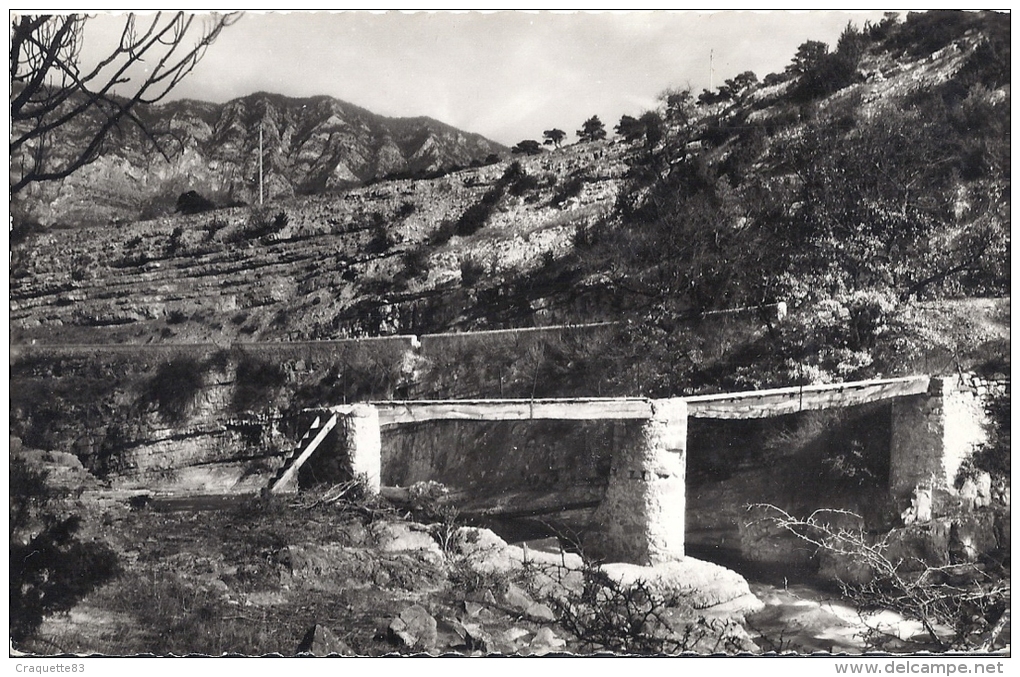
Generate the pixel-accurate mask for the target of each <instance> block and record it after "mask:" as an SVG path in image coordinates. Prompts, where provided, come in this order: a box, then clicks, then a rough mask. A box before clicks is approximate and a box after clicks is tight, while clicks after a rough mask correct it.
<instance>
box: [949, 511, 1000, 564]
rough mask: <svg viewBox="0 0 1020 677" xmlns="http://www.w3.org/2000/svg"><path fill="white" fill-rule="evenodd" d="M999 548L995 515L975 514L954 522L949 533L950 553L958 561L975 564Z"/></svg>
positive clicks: (986, 513) (959, 518) (987, 513)
mask: <svg viewBox="0 0 1020 677" xmlns="http://www.w3.org/2000/svg"><path fill="white" fill-rule="evenodd" d="M997 547H998V538H996V533H995V515H994V514H992V513H990V512H982V513H973V514H970V515H964V516H962V517H958V518H956V519H955V520H953V525H952V527H951V528H950V531H949V551H950V553H951V554H952V555H953V557H954V558H955V559H956V560H957V561H962V562H974V561H976V560H977V559H978V558H979V557H980V556H981V555H984V554H987V553H990V552H994V551H995V550H996V548H997Z"/></svg>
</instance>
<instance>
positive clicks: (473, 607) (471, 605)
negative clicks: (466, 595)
mask: <svg viewBox="0 0 1020 677" xmlns="http://www.w3.org/2000/svg"><path fill="white" fill-rule="evenodd" d="M484 609H485V607H484V606H482V605H481V604H479V603H478V602H472V601H471V600H469V599H466V600H464V612H465V613H467V615H468V618H470V617H472V616H477V615H478V614H479V613H480V612H481V611H483V610H484Z"/></svg>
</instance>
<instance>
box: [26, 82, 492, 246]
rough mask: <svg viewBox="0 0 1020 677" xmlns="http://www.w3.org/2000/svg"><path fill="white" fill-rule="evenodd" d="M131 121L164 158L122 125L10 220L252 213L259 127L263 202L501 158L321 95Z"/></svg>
mask: <svg viewBox="0 0 1020 677" xmlns="http://www.w3.org/2000/svg"><path fill="white" fill-rule="evenodd" d="M138 117H139V119H140V120H141V121H142V122H143V123H144V124H145V126H146V129H147V130H148V131H149V132H151V133H152V135H153V138H155V140H156V141H157V142H158V144H159V147H160V149H161V151H162V154H161V152H159V151H157V149H156V148H154V147H153V144H152V142H151V141H150V140H149V139H148V138H147V137H146V135H145V134H144V133H143V132H142V131H141V129H139V128H138V127H137V126H136V125H129V124H125V125H123V126H122V127H121V128H120V129H117V130H115V133H114V134H113V137H112V138H111V139H110V140H109V142H108V143H107V144H106V146H105V148H104V150H103V152H102V153H101V155H100V157H99V159H98V160H97V161H95V162H94V163H92V164H90V165H88V166H86V167H85V168H84V169H83V170H81V171H79V172H77V173H75V174H73V175H72V176H70V177H69V178H67V179H65V180H62V181H60V182H57V183H49V184H45V185H36V186H33V187H31V188H30V189H29V190H28V191H27V193H28V194H27V195H23V194H19V195H18V200H17V202H16V203H15V206H14V208H15V213H20V214H21V217H22V218H23V219H24V220H26V221H29V222H38V223H41V224H43V225H47V226H49V225H58V226H72V227H73V226H77V225H82V224H104V223H111V222H113V223H125V222H131V221H135V220H137V219H138V218H139V217H142V218H150V217H153V216H158V215H164V214H172V213H173V211H174V206H175V203H176V201H177V198H178V196H179V195H181V194H182V193H185V192H187V191H189V190H196V191H198V192H200V193H201V194H202V195H204V196H205V197H207V198H209V199H212V200H213V201H214V202H216V203H217V204H219V205H221V206H222V205H226V204H238V203H254V202H257V200H258V147H259V145H258V144H259V128H260V127H261V128H262V133H263V147H264V156H263V162H264V172H265V191H266V195H267V196H268V197H269V198H270V199H286V198H289V197H293V196H295V195H309V194H319V193H330V192H337V191H342V190H343V189H346V188H349V187H352V186H359V185H362V184H364V183H366V182H370V181H374V180H377V179H379V178H382V177H385V176H390V175H396V174H401V175H407V176H425V175H429V174H437V173H442V172H444V171H446V170H449V169H450V168H453V167H462V166H467V165H469V164H471V163H475V164H481V162H482V161H483V160H485V159H486V158H489V156H491V155H494V154H495V155H499V154H505V152H506V149H505V148H503V147H502V146H501V145H499V144H497V143H494V142H492V141H489V140H487V139H485V138H483V137H481V136H479V135H477V134H471V133H468V132H463V131H461V130H458V129H456V128H454V127H451V126H450V125H447V124H444V123H441V122H438V121H436V120H432V119H430V118H425V117H419V118H387V117H383V116H381V115H377V114H375V113H372V112H371V111H368V110H365V109H363V108H359V107H358V106H354V105H352V104H349V103H346V102H344V101H340V100H338V99H334V98H331V97H327V96H319V97H313V98H307V99H296V98H289V97H285V96H280V95H277V94H267V93H263V92H259V93H256V94H251V95H249V96H246V97H243V98H240V99H235V100H233V101H228V102H227V103H224V104H211V103H206V102H202V101H190V100H182V101H174V102H170V103H166V104H160V105H155V106H143V107H141V108H140V109H139V110H138ZM85 131H86V130H85V127H84V125H74V124H72V125H66V126H65V128H63V129H61V134H62V136H63V138H61V139H58V141H59V143H57V144H54V146H55V150H53V151H51V152H58V153H59V152H60V149H61V148H65V149H72V148H77V147H80V146H81V145H82V142H81V139H80V138H79V137H80V135H81V134H83V133H85ZM490 160H491V158H490Z"/></svg>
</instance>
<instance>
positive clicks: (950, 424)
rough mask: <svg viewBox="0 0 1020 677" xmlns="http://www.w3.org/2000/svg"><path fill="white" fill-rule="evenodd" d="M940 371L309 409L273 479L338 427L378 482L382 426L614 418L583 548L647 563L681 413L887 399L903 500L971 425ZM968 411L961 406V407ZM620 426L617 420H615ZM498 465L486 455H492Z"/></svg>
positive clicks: (287, 473)
mask: <svg viewBox="0 0 1020 677" xmlns="http://www.w3.org/2000/svg"><path fill="white" fill-rule="evenodd" d="M961 397H962V396H961V394H960V393H958V392H957V391H956V390H955V389H954V387H953V383H952V379H949V378H939V377H929V376H911V377H905V378H892V379H880V380H871V381H860V382H853V383H841V384H835V385H815V386H800V387H792V388H779V389H773V390H760V391H749V392H740V393H725V394H717V395H699V396H691V397H676V398H668V399H649V398H582V399H535V400H439V401H436V400H418V401H384V402H368V403H363V404H352V405H342V406H334V407H324V408H321V409H315V410H312V411H311V412H309V413H311V414H314V415H315V422H314V424H313V425H312V428H311V430H309V432H308V434H306V436H305V438H304V439H303V441H302V446H300V447H299V448H298V449H297V450H296V451H295V452H294V454H293V455H292V456H291V457H290V458H289V459H287V461H286V462H285V463H284V465H283V467H281V468H280V470H279V472H278V473H277V474H276V476H275V477H274V478H273V481H272V482H271V484H270V490H271V491H273V492H280V491H288V490H293V489H294V488H295V487H296V479H297V472H298V469H299V468H300V467H301V465H302V464H303V463H305V461H307V460H308V459H309V458H310V457H311V456H312V454H313V453H314V452H315V450H316V449H317V448H318V447H319V446H320V445H321V443H322V442H323V441H324V440H325V439H326V438H327V437H328V436H329V435H330V433H331V431H333V430H334V429H337V430H341V431H343V435H342V437H343V438H344V447H345V448H346V451H347V454H346V455H347V462H348V463H349V468H348V469H349V471H350V472H352V473H360V474H362V475H363V476H365V477H367V478H368V482H369V486H370V488H371V490H372V491H375V492H378V491H379V490H380V484H381V477H382V470H381V466H382V458H383V443H382V438H383V435H382V431H383V430H387V429H393V428H399V427H400V426H406V425H409V424H416V423H420V422H427V421H489V422H495V421H543V420H545V421H589V422H590V421H624V422H628V421H629V422H633V423H634V424H635V425H631V426H627V430H628V432H627V433H626V436H625V439H623V440H620V441H619V442H620V443H618V444H614V445H613V451H612V460H611V467H610V469H609V480H608V485H607V487H606V490H605V494H604V495H603V496H602V498H601V501H600V503H599V504H598V507H597V508H596V510H595V513H594V518H593V521H592V525H591V528H590V530H589V534H588V535H587V536H586V542H585V549H586V551H588V552H590V553H593V554H595V555H596V556H598V557H601V558H604V559H606V560H609V561H624V562H632V563H637V564H655V563H659V562H663V561H669V560H674V559H677V558H682V557H683V556H684V519H685V517H684V515H685V505H686V487H685V475H686V460H687V459H686V457H687V424H688V419H689V418H718V419H748V418H764V417H771V416H781V415H785V414H792V413H796V412H802V411H809V410H815V409H827V408H835V407H848V406H855V405H861V404H866V403H870V402H878V401H891V404H892V438H891V444H890V454H891V458H890V477H889V489H890V492H891V493H892V495H893V498H894V499H896V500H897V501H898V502H900V503H905V504H908V505H909V504H910V502H911V500H912V499H913V498H914V497H915V496H916V495H917V492H919V491H928V492H930V491H937V490H946V491H949V492H952V491H953V489H952V486H953V482H954V479H955V476H956V473H957V470H958V469H959V467H960V464H961V463H962V462H963V460H964V459H965V458H966V457H967V455H968V454H969V453H970V452H971V450H972V449H973V447H974V444H975V443H976V442H977V441H979V438H980V436H981V434H982V429H981V425H980V421H978V420H976V417H975V416H973V415H970V414H972V413H973V412H972V411H971V410H973V406H972V403H969V402H966V401H963V400H961ZM968 407H969V409H968ZM621 427H622V426H621ZM497 462H498V461H497Z"/></svg>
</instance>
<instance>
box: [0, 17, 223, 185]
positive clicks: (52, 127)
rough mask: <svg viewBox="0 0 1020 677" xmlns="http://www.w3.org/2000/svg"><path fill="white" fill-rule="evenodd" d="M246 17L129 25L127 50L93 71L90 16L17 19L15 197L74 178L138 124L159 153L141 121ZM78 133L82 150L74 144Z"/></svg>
mask: <svg viewBox="0 0 1020 677" xmlns="http://www.w3.org/2000/svg"><path fill="white" fill-rule="evenodd" d="M237 17H238V15H236V14H227V15H222V16H221V15H212V14H211V15H208V16H204V17H199V16H196V15H194V14H186V13H184V12H177V13H174V14H172V15H165V14H163V13H156V14H154V15H151V16H146V17H138V16H136V15H134V14H129V15H127V17H126V18H125V19H124V25H123V29H122V31H121V35H120V40H119V43H118V44H117V45H116V46H115V47H113V48H112V50H111V51H110V52H109V53H108V54H107V55H106V56H105V57H104V58H102V59H101V60H100V61H99V62H98V64H96V65H95V66H91V65H85V64H83V63H82V60H81V52H82V46H83V40H84V35H85V32H86V31H85V27H86V25H87V24H88V21H89V17H88V16H86V15H83V14H67V15H59V16H58V15H18V16H15V17H14V18H13V19H12V22H11V42H10V47H11V54H10V67H11V141H10V157H11V159H10V190H11V194H12V195H13V194H15V193H17V192H19V191H21V190H22V189H24V188H25V187H26V186H29V185H30V184H33V183H36V182H40V181H54V180H58V179H62V178H64V177H66V176H69V175H71V174H73V173H74V172H76V171H77V170H79V169H81V168H82V167H84V166H85V165H87V164H89V163H91V162H93V161H95V160H96V159H97V158H98V157H99V156H100V155H101V154H102V152H103V150H104V144H105V142H106V140H107V138H108V137H109V135H110V133H111V132H112V131H113V130H115V129H118V130H119V129H120V128H121V125H122V124H123V123H125V122H130V123H133V124H135V125H137V126H138V128H140V129H141V130H142V133H143V134H144V135H145V136H146V137H147V138H148V139H149V140H150V141H152V142H153V143H154V144H155V145H156V147H157V148H158V149H159V150H160V152H161V153H164V154H165V152H164V150H163V147H162V145H161V144H160V142H159V141H158V140H157V135H156V134H154V133H153V132H152V131H151V130H149V129H147V128H146V127H145V125H144V124H143V122H142V120H141V119H140V118H139V116H138V114H137V113H138V108H139V106H140V105H145V104H154V103H157V102H159V101H161V100H163V99H164V98H165V97H166V96H167V95H168V94H169V93H170V92H171V91H172V90H173V89H174V87H176V86H177V85H178V84H179V83H180V82H181V80H183V79H184V78H185V77H186V76H187V75H188V73H190V72H191V70H192V69H193V68H194V67H195V65H196V64H197V63H198V62H199V60H200V59H201V58H202V56H203V55H204V54H205V50H206V49H207V48H208V47H209V45H211V44H212V43H213V41H214V40H216V38H217V37H218V36H219V34H220V31H221V30H223V28H225V27H226V26H229V25H230V24H232V23H234V21H235V20H236V19H237ZM71 130H73V132H74V136H75V142H74V143H73V145H70V147H69V144H68V143H67V136H68V132H69V131H71Z"/></svg>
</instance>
